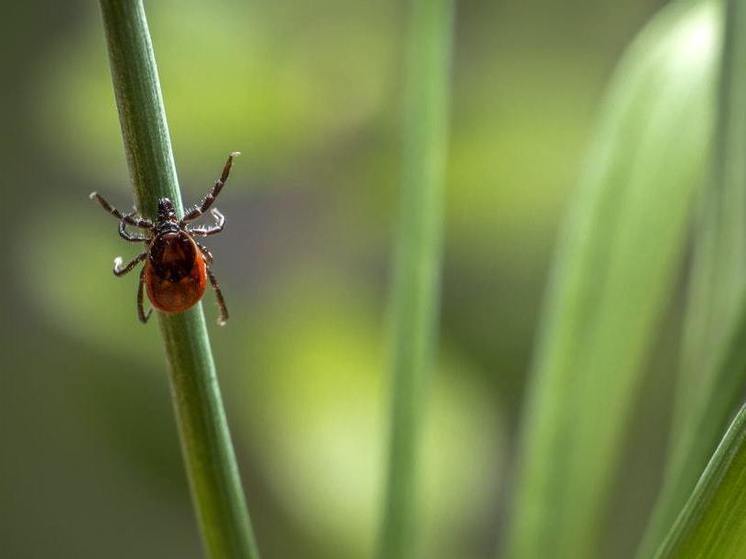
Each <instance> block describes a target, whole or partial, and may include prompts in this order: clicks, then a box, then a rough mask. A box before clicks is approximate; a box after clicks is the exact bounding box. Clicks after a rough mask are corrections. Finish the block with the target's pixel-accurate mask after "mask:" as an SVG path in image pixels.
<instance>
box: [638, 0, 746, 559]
mask: <svg viewBox="0 0 746 559" xmlns="http://www.w3.org/2000/svg"><path fill="white" fill-rule="evenodd" d="M722 9H727V13H726V12H724V11H721V13H720V15H721V17H722V18H723V19H724V21H725V28H724V36H725V39H724V44H723V50H722V52H723V55H722V64H721V76H720V95H719V103H718V126H717V131H716V141H715V156H714V158H713V170H712V178H711V184H710V187H709V188H708V189H707V191H706V192H705V196H704V198H703V208H702V209H703V211H702V216H701V220H700V222H699V224H698V229H697V237H696V241H697V242H696V247H695V255H694V259H693V266H692V272H691V286H690V291H689V301H688V307H687V315H686V322H685V325H686V330H685V338H684V344H683V350H682V352H683V354H682V360H681V362H682V368H681V381H680V383H679V387H680V388H679V392H678V394H677V401H676V417H675V419H676V421H675V424H674V431H673V436H672V443H671V449H670V453H669V461H668V464H667V469H666V473H665V477H664V485H663V489H662V491H661V494H660V495H659V498H658V501H657V504H656V507H655V511H654V514H653V517H652V520H651V522H650V524H649V526H648V530H647V533H646V535H645V538H644V540H643V544H642V546H641V551H640V553H639V557H641V558H647V557H650V556H652V553H653V552H654V550H655V549H656V547H657V545H658V543H659V542H660V541H661V539H662V538H663V536H664V535H665V534H666V533H667V532H668V530H669V528H670V527H671V525H672V523H673V521H674V519H675V518H676V515H677V514H678V512H679V511H680V510H681V507H682V506H683V504H684V503H685V502H686V499H687V498H688V497H689V495H690V494H691V491H692V488H693V487H694V485H695V483H696V482H697V479H698V477H699V475H700V473H701V472H702V470H703V468H704V467H705V464H707V460H709V458H710V456H711V455H712V452H713V451H714V449H715V447H716V445H717V443H718V441H719V439H720V436H721V435H722V433H723V431H724V430H725V428H726V426H727V424H728V420H729V418H730V417H731V414H732V413H733V411H734V410H735V409H736V408H737V407H738V405H739V403H740V402H741V399H742V394H743V390H744V388H746V352H744V351H743V350H742V347H743V343H744V338H745V337H746V333H744V329H746V316H744V312H745V311H746V307H745V306H744V302H745V301H744V295H745V294H746V293H745V292H744V285H745V284H744V277H746V160H745V159H744V153H746V6H744V5H743V3H742V2H735V1H728V2H726V4H725V8H721V10H722Z"/></svg>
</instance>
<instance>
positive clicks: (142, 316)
mask: <svg viewBox="0 0 746 559" xmlns="http://www.w3.org/2000/svg"><path fill="white" fill-rule="evenodd" d="M144 286H145V268H143V269H142V270H141V271H140V283H139V285H138V286H137V318H139V319H140V322H142V323H143V324H145V323H146V322H147V321H148V318H150V313H152V312H153V309H148V312H147V314H146V313H145V308H144V307H143V287H144Z"/></svg>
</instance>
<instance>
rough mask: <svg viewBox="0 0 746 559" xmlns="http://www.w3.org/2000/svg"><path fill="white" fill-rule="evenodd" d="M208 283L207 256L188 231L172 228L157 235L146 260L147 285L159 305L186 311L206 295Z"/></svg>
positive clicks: (154, 300)
mask: <svg viewBox="0 0 746 559" xmlns="http://www.w3.org/2000/svg"><path fill="white" fill-rule="evenodd" d="M206 285H207V273H206V269H205V260H204V258H203V256H202V253H201V252H200V250H199V247H197V245H196V243H195V242H194V240H193V239H192V238H191V237H190V236H189V235H188V234H186V233H184V232H182V231H179V232H175V231H174V232H171V231H170V232H167V233H162V234H160V235H158V236H156V237H155V238H154V239H153V242H152V243H151V246H150V255H149V257H148V261H147V263H146V264H145V288H146V290H147V293H148V297H149V298H150V302H151V303H152V304H153V306H154V307H155V308H156V309H158V310H160V311H163V312H167V313H177V312H182V311H185V310H187V309H189V308H191V307H192V306H194V305H195V304H196V303H197V301H199V300H200V299H201V298H202V295H203V294H204V292H205V287H206Z"/></svg>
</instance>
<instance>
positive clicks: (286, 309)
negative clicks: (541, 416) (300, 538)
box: [229, 269, 505, 559]
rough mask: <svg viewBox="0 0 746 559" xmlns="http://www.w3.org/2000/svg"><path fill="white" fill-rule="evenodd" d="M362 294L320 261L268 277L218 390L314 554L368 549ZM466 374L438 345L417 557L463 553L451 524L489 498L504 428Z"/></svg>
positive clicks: (469, 517)
mask: <svg viewBox="0 0 746 559" xmlns="http://www.w3.org/2000/svg"><path fill="white" fill-rule="evenodd" d="M363 295H364V292H361V290H360V288H359V287H356V286H354V285H351V284H350V282H349V281H346V282H343V281H342V280H341V279H340V278H335V277H334V276H333V274H332V275H330V274H329V272H328V270H322V271H319V272H315V273H309V271H308V269H307V270H306V274H305V275H304V276H303V277H302V278H301V277H299V278H298V279H297V280H291V281H285V282H278V284H277V285H275V288H274V290H273V293H271V294H268V295H267V296H266V297H265V298H264V300H263V302H262V304H258V305H257V306H256V307H255V308H254V313H255V314H256V315H257V316H259V317H261V319H260V320H257V321H256V322H255V324H254V325H253V327H252V329H251V330H250V332H249V333H248V335H247V336H246V337H245V338H244V339H243V348H242V350H240V351H241V353H242V358H243V361H244V365H243V370H244V371H250V372H251V373H250V374H241V375H237V376H235V377H234V378H232V379H231V382H232V383H234V384H233V385H232V386H233V389H232V390H230V391H229V398H230V397H231V396H232V399H234V401H235V402H236V403H237V404H238V405H237V407H236V410H237V412H238V413H239V414H240V419H243V421H239V422H238V423H237V427H238V431H237V434H238V435H240V436H241V435H242V436H241V440H243V441H245V444H248V445H251V447H252V448H253V449H254V453H253V454H254V455H255V456H256V460H257V465H258V467H259V468H260V471H261V474H262V476H263V477H264V478H266V479H267V481H268V483H269V485H270V487H271V489H272V492H273V494H274V495H275V496H276V498H277V500H278V502H279V503H280V505H281V506H282V507H283V509H284V510H285V511H286V513H287V514H288V515H289V516H290V517H291V518H292V519H293V520H294V521H295V522H297V523H298V525H299V526H301V527H303V529H304V530H306V531H308V532H309V536H310V537H312V538H313V539H314V540H316V541H318V542H320V545H321V546H323V547H322V550H323V551H322V552H321V553H320V556H322V557H331V556H335V557H336V556H339V557H346V558H358V557H370V555H371V548H372V546H373V541H372V540H373V536H374V534H375V527H376V520H377V519H378V516H379V511H380V506H379V504H380V498H381V494H380V492H381V488H382V482H383V468H382V466H383V464H384V458H385V442H386V428H385V427H386V421H385V419H386V417H385V415H384V412H385V410H386V406H385V405H384V404H385V391H384V388H385V375H383V374H382V371H385V361H386V360H385V356H384V343H383V342H384V340H383V338H384V336H383V335H382V328H381V324H380V316H378V315H379V313H378V311H377V309H376V307H375V306H373V305H371V303H370V301H371V299H370V297H365V296H363ZM247 340H249V341H248V343H247ZM288 340H292V343H291V344H290V345H289V344H288ZM478 376H479V375H478V371H475V366H474V364H473V363H471V362H470V361H469V360H468V359H466V358H465V357H464V356H463V355H461V354H458V353H456V352H454V351H453V350H450V348H445V349H444V350H443V351H442V352H441V355H440V358H439V359H438V366H437V368H436V370H435V371H434V376H433V379H432V386H431V394H432V398H431V402H430V406H429V409H428V419H427V421H425V422H424V432H423V439H424V440H423V453H422V462H421V465H422V469H421V471H422V479H421V482H422V486H421V488H422V491H420V494H419V495H418V509H419V510H420V511H422V518H421V521H422V525H423V541H424V542H425V544H424V550H423V551H424V552H423V557H429V558H433V559H436V558H437V559H450V558H452V557H454V556H456V557H464V556H465V554H464V553H462V549H461V548H460V546H462V545H463V543H462V542H461V538H462V532H461V531H462V530H463V527H464V526H469V525H473V523H474V522H478V520H477V519H479V518H480V516H481V515H483V514H484V513H485V511H487V510H490V509H491V507H492V506H493V503H494V501H495V496H496V493H497V491H496V487H495V485H496V480H497V476H498V475H499V472H500V470H501V465H502V464H501V461H500V460H499V458H500V456H501V455H502V453H503V451H504V442H505V432H504V425H503V423H502V422H501V420H500V419H501V418H500V410H499V409H498V410H496V409H495V405H494V401H493V400H492V398H491V396H490V394H489V393H488V392H487V391H485V390H484V389H483V387H482V386H481V385H480V384H479V383H477V382H475V381H474V379H475V378H478ZM454 549H456V550H458V551H453V550H454Z"/></svg>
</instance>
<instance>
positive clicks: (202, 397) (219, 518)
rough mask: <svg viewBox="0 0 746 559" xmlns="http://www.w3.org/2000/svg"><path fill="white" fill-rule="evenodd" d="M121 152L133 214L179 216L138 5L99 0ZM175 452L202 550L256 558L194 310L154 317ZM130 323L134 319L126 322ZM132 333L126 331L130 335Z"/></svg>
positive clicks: (129, 0) (200, 318) (201, 320)
mask: <svg viewBox="0 0 746 559" xmlns="http://www.w3.org/2000/svg"><path fill="white" fill-rule="evenodd" d="M101 11H102V14H103V20H104V27H105V30H106V38H107V44H108V48H109V60H110V64H111V73H112V78H113V81H114V92H115V94H116V100H117V106H118V108H119V118H120V122H121V125H122V135H123V138H124V147H125V151H126V153H127V160H128V163H129V169H130V174H131V177H132V183H133V185H134V189H135V194H136V197H137V202H138V204H137V206H138V208H139V209H140V210H141V211H142V212H143V213H144V214H145V215H146V216H149V217H151V218H153V217H155V213H156V208H157V203H158V199H159V198H161V197H168V198H170V199H171V200H172V202H173V203H174V205H175V206H176V208H177V211H178V212H179V213H181V212H182V211H183V207H182V203H181V195H180V193H179V185H178V181H177V178H176V168H175V165H174V159H173V154H172V152H171V141H170V138H169V133H168V127H167V124H166V115H165V110H164V107H163V99H162V96H161V89H160V84H159V82H158V73H157V70H156V65H155V57H154V54H153V48H152V45H151V41H150V35H149V32H148V26H147V22H146V19H145V11H144V8H143V5H142V1H141V0H101ZM158 318H159V322H160V327H161V334H162V337H163V342H164V345H165V348H166V356H167V358H168V363H169V370H170V373H171V389H172V393H173V401H174V407H175V409H176V417H177V420H178V427H179V434H180V437H181V444H182V450H183V454H184V459H185V462H186V469H187V473H188V477H189V482H190V485H191V489H192V497H193V500H194V505H195V508H196V510H197V517H198V520H199V524H200V528H201V531H202V537H203V540H204V545H205V549H206V551H207V553H208V555H209V556H210V557H213V558H225V557H231V558H234V557H235V558H246V559H255V558H257V557H258V553H257V548H256V545H255V543H254V536H253V533H252V529H251V525H250V522H249V515H248V511H247V508H246V503H245V500H244V495H243V490H242V488H241V481H240V478H239V474H238V466H237V464H236V458H235V455H234V452H233V446H232V444H231V440H230V434H229V432H228V424H227V421H226V418H225V412H224V410H223V404H222V400H221V396H220V389H219V387H218V381H217V376H216V372H215V363H214V361H213V358H212V350H211V348H210V341H209V339H208V337H207V328H206V326H205V317H204V313H203V312H202V306H201V305H197V306H196V307H194V308H192V309H191V310H189V311H187V312H184V313H180V314H176V315H163V314H160V313H159V316H158ZM133 321H134V316H133ZM137 327H140V326H138V325H135V324H133V328H137Z"/></svg>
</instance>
